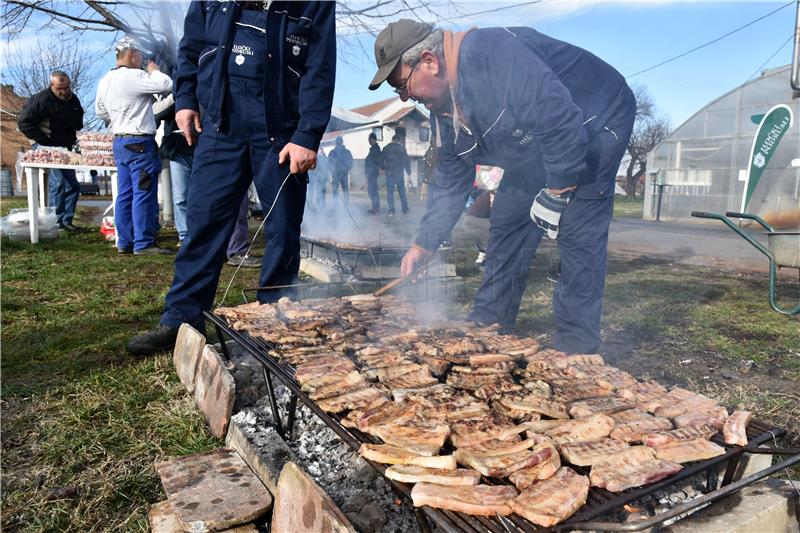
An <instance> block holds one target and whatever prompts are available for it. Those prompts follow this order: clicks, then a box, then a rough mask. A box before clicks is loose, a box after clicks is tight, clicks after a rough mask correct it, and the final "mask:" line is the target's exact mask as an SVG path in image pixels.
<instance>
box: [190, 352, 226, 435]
mask: <svg viewBox="0 0 800 533" xmlns="http://www.w3.org/2000/svg"><path fill="white" fill-rule="evenodd" d="M235 399H236V383H235V381H234V379H233V376H232V375H231V373H230V372H229V371H228V369H227V368H226V367H225V364H224V362H223V361H222V358H221V357H220V355H219V353H217V350H215V349H214V348H213V347H212V346H209V345H206V346H205V348H204V349H203V354H202V355H201V356H200V362H199V363H198V365H197V373H196V377H195V386H194V400H195V402H196V403H197V407H198V408H199V409H200V411H201V412H202V413H203V415H204V416H205V418H206V422H208V427H209V428H210V429H211V434H212V435H214V436H215V437H217V438H223V437H224V436H225V433H226V432H227V430H228V423H229V422H230V419H231V415H232V414H233V402H234V400H235Z"/></svg>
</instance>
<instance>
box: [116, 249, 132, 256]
mask: <svg viewBox="0 0 800 533" xmlns="http://www.w3.org/2000/svg"><path fill="white" fill-rule="evenodd" d="M117 253H118V254H119V255H129V254H132V253H133V248H117Z"/></svg>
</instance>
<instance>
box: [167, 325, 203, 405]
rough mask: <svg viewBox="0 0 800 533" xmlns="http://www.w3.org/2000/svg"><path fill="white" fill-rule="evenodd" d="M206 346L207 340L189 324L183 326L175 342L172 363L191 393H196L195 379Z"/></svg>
mask: <svg viewBox="0 0 800 533" xmlns="http://www.w3.org/2000/svg"><path fill="white" fill-rule="evenodd" d="M205 345H206V338H205V337H204V336H203V335H202V334H201V333H200V332H199V331H197V330H196V329H194V328H193V327H192V326H190V325H189V324H181V327H180V329H179V330H178V338H177V339H176V340H175V351H174V352H172V362H173V364H174V365H175V371H176V372H177V373H178V377H179V378H180V380H181V383H183V386H184V387H186V390H188V391H189V392H190V393H192V392H194V379H195V373H196V372H197V363H198V361H200V355H201V354H202V353H203V347H205Z"/></svg>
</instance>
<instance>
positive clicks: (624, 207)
mask: <svg viewBox="0 0 800 533" xmlns="http://www.w3.org/2000/svg"><path fill="white" fill-rule="evenodd" d="M643 212H644V197H643V196H639V197H638V198H628V197H625V196H617V197H616V198H614V218H642V213H643Z"/></svg>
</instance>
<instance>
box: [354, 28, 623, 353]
mask: <svg viewBox="0 0 800 533" xmlns="http://www.w3.org/2000/svg"><path fill="white" fill-rule="evenodd" d="M375 62H376V64H377V66H378V71H377V73H376V74H375V77H374V78H373V80H372V83H371V84H370V86H369V88H370V89H373V90H374V89H376V88H378V86H380V85H381V84H382V83H383V82H384V81H386V82H388V83H389V85H391V86H392V87H393V88H394V90H395V92H396V93H397V94H398V95H399V96H400V98H401V99H402V100H404V101H405V100H408V99H412V100H414V101H416V102H419V103H421V104H424V105H425V107H427V108H428V109H429V110H430V111H431V113H432V117H431V124H432V143H433V144H435V146H436V148H437V152H438V153H437V163H436V170H437V175H438V177H437V180H436V183H435V184H434V185H433V186H432V187H431V189H430V200H429V203H428V211H427V213H426V214H425V215H424V217H423V219H422V221H421V224H420V231H419V233H418V236H417V238H416V241H415V243H414V244H413V245H412V247H411V248H410V249H409V251H408V252H407V253H406V255H405V256H404V258H403V261H402V265H401V273H402V274H404V275H407V274H411V273H412V272H413V271H414V269H415V267H416V266H417V265H419V264H421V262H422V261H423V260H424V259H425V258H426V256H428V255H429V254H432V253H433V252H434V251H435V250H436V249H437V248H438V247H439V245H440V244H441V243H442V241H443V240H445V239H446V237H447V235H448V234H449V232H450V230H451V229H452V228H453V226H454V225H455V223H456V222H457V221H458V218H459V217H460V215H461V212H462V211H463V207H464V204H465V203H466V199H467V196H468V195H469V193H470V189H471V184H472V182H473V180H474V178H475V165H476V164H484V165H493V166H498V167H501V168H502V169H503V170H504V175H503V179H502V181H501V183H500V186H499V188H498V190H497V193H496V197H495V200H494V204H493V207H492V214H491V229H490V234H489V242H488V245H487V258H486V269H485V272H484V278H483V283H482V285H481V287H480V288H479V289H478V292H477V294H476V296H475V305H474V308H473V310H472V312H471V313H470V319H471V320H474V321H476V322H479V323H499V324H501V325H503V326H506V327H510V326H512V325H513V324H514V323H515V321H516V318H517V313H518V311H519V305H520V302H521V300H522V294H523V292H524V291H525V285H526V283H527V279H528V274H529V269H530V265H531V263H532V261H533V257H534V254H535V252H536V248H537V247H538V245H539V243H540V241H541V239H542V237H543V236H544V235H547V236H548V237H549V238H551V239H555V240H556V242H557V243H558V247H559V252H560V257H561V280H560V282H559V283H558V285H557V286H556V289H555V293H554V295H553V308H554V313H555V318H556V324H557V331H556V334H555V336H554V339H553V342H554V345H555V347H556V348H557V349H559V350H563V351H566V352H572V353H577V352H584V353H590V352H594V351H596V350H597V349H598V348H599V346H600V342H601V339H600V316H601V314H602V300H603V288H604V283H605V272H606V253H607V244H608V227H609V223H610V221H611V215H612V211H613V204H614V179H615V177H616V173H617V169H618V167H619V164H620V161H621V159H622V156H623V154H624V153H625V149H626V146H627V142H628V138H629V137H630V134H631V130H632V128H633V121H634V115H635V110H636V101H635V98H634V96H633V93H632V92H631V90H630V88H629V87H628V86H627V84H626V83H625V79H624V78H623V77H622V75H621V74H619V73H618V72H617V71H616V70H614V68H612V67H611V66H610V65H608V64H607V63H605V62H603V61H602V60H600V59H599V58H598V57H596V56H594V55H592V54H591V53H589V52H587V51H586V50H583V49H581V48H578V47H576V46H573V45H571V44H568V43H565V42H563V41H559V40H556V39H554V38H552V37H548V36H547V35H544V34H542V33H539V32H537V31H535V30H533V29H531V28H518V27H509V28H483V29H472V30H470V31H467V32H460V33H452V32H449V31H443V30H441V29H436V28H434V27H432V26H430V25H428V24H424V23H421V22H416V21H411V20H400V21H397V22H393V23H391V24H389V25H388V26H387V27H386V28H385V29H384V30H383V31H382V32H381V33H380V34H379V35H378V38H377V39H376V41H375Z"/></svg>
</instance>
